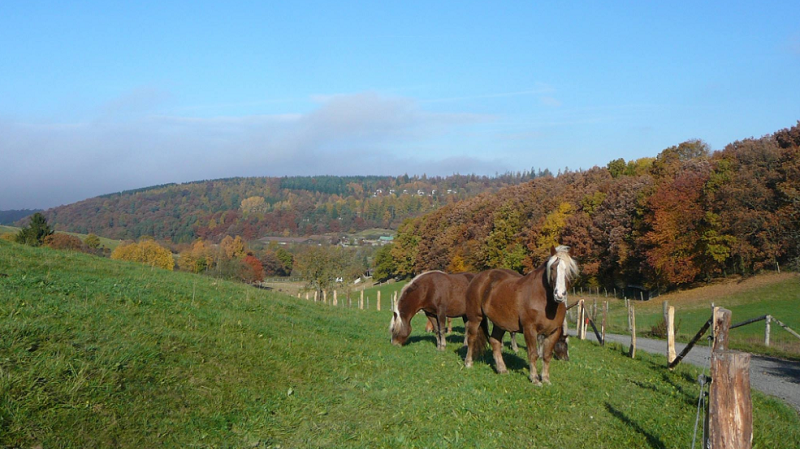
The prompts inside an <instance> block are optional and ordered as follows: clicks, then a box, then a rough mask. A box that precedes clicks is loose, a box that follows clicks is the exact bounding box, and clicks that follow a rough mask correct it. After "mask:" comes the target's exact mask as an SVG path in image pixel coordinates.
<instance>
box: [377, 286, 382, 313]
mask: <svg viewBox="0 0 800 449" xmlns="http://www.w3.org/2000/svg"><path fill="white" fill-rule="evenodd" d="M376 304H377V305H378V306H377V307H378V308H377V310H378V311H379V312H380V310H381V291H380V290H378V301H377V302H376Z"/></svg>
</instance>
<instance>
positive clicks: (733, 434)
mask: <svg viewBox="0 0 800 449" xmlns="http://www.w3.org/2000/svg"><path fill="white" fill-rule="evenodd" d="M715 309H716V308H715ZM730 326H731V311H730V310H727V309H716V310H715V312H714V326H713V328H714V329H715V334H714V343H713V350H712V352H711V388H710V390H709V399H708V422H709V425H708V427H709V432H708V441H709V443H710V444H711V447H712V448H733V449H749V448H750V447H751V445H752V439H753V407H752V402H751V397H750V354H748V353H744V352H738V351H730V350H729V349H728V342H729V340H728V330H729V329H730Z"/></svg>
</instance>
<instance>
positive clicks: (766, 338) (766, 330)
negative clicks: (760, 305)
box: [764, 315, 772, 346]
mask: <svg viewBox="0 0 800 449" xmlns="http://www.w3.org/2000/svg"><path fill="white" fill-rule="evenodd" d="M770 321H772V317H771V316H769V315H767V317H766V318H765V319H764V323H765V325H764V346H769V322H770Z"/></svg>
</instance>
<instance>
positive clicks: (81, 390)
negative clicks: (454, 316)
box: [0, 240, 800, 448]
mask: <svg viewBox="0 0 800 449" xmlns="http://www.w3.org/2000/svg"><path fill="white" fill-rule="evenodd" d="M388 322H389V312H388V307H387V308H385V309H384V310H383V311H381V312H377V311H375V310H374V309H373V310H357V309H353V308H345V307H336V308H334V307H331V306H329V305H324V304H315V303H313V302H308V301H304V300H298V299H296V298H291V297H288V296H283V295H280V294H277V293H271V292H266V291H263V290H256V289H253V288H251V287H248V286H246V285H242V284H236V283H228V282H221V281H217V280H215V279H212V278H208V277H202V276H195V275H191V274H187V273H174V272H166V271H161V270H158V269H152V268H149V267H145V266H141V265H135V264H130V263H121V262H117V261H111V260H107V259H101V258H96V257H92V256H88V255H84V254H76V253H69V252H57V251H52V250H49V249H46V248H29V247H25V246H21V245H17V244H12V243H9V242H5V241H2V240H0V336H2V338H0V446H8V447H34V446H41V447H137V448H138V447H156V446H164V447H188V446H203V447H404V448H405V447H437V448H438V447H512V446H525V447H576V448H578V447H620V448H622V447H626V448H627V447H688V446H689V445H690V444H691V438H692V430H693V425H694V419H695V407H696V401H697V394H698V387H697V385H696V383H695V379H696V377H697V374H698V372H697V370H696V369H695V368H693V367H690V366H681V367H679V369H677V370H676V371H675V372H668V371H666V370H665V369H663V364H664V363H663V358H659V357H650V356H643V357H642V358H638V359H636V360H631V359H629V358H627V357H625V356H624V355H623V351H622V348H618V347H617V348H613V347H612V348H600V347H598V346H595V345H594V344H592V343H589V342H578V341H574V343H573V342H571V343H572V345H571V346H572V347H571V352H570V356H571V358H572V360H571V361H569V362H560V361H555V362H553V366H552V367H551V375H552V379H553V385H551V386H547V387H545V388H536V387H533V386H532V385H531V384H530V382H529V381H528V380H527V374H526V371H527V368H526V363H525V361H524V358H522V357H523V356H522V353H520V354H519V355H513V354H511V353H507V354H506V360H507V363H508V365H509V368H510V371H511V372H510V374H508V375H505V376H501V375H497V374H495V373H494V371H493V369H492V366H491V365H490V364H489V358H488V357H487V358H484V359H482V360H479V361H477V362H476V366H475V367H474V368H472V369H470V370H466V369H464V368H463V355H464V351H463V349H462V348H461V347H460V345H459V344H458V342H459V341H460V340H461V338H462V336H461V335H452V336H450V338H449V345H448V347H447V350H446V351H444V352H438V351H436V349H435V345H434V343H433V338H432V337H431V336H429V335H427V334H425V333H424V332H423V331H422V329H423V327H424V326H423V323H424V321H423V320H422V319H421V318H416V319H415V322H414V324H415V327H414V333H413V334H412V338H411V343H410V344H409V345H407V346H405V347H402V348H397V347H393V346H391V345H390V344H389V336H388V330H387V327H388ZM754 414H755V440H754V446H755V447H776V446H785V445H786V444H787V442H798V441H800V420H799V419H798V416H797V414H796V413H795V412H794V411H793V410H791V409H790V408H788V407H787V406H785V405H783V404H781V403H779V402H777V401H774V400H771V399H768V398H765V397H764V396H762V395H760V394H754Z"/></svg>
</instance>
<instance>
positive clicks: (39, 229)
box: [17, 212, 53, 246]
mask: <svg viewBox="0 0 800 449" xmlns="http://www.w3.org/2000/svg"><path fill="white" fill-rule="evenodd" d="M52 234H53V228H52V227H50V225H49V224H47V218H45V217H44V215H42V214H41V213H39V212H36V213H35V214H33V215H32V216H31V221H30V223H28V226H26V227H24V228H22V229H20V231H19V233H18V234H17V243H24V244H26V245H30V246H41V245H42V243H43V242H44V239H45V237H47V236H48V235H52Z"/></svg>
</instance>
